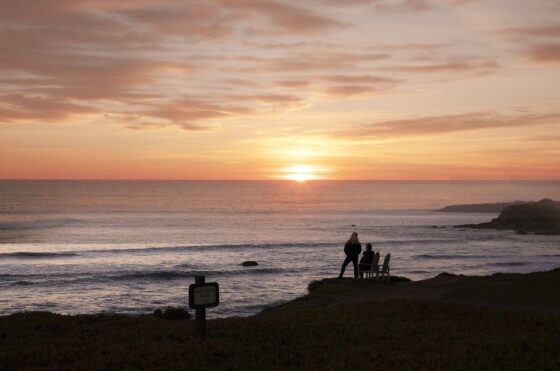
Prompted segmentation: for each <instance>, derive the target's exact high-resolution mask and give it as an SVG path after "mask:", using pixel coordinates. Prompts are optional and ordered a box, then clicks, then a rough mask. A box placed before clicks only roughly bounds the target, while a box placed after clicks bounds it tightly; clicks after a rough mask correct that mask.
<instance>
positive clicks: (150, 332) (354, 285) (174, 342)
mask: <svg viewBox="0 0 560 371" xmlns="http://www.w3.org/2000/svg"><path fill="white" fill-rule="evenodd" d="M559 280H560V270H559V269H557V270H554V271H551V272H545V273H534V274H529V275H494V276H489V277H461V276H452V275H449V276H441V277H436V278H434V279H431V280H426V281H420V282H402V283H392V284H379V283H375V282H372V281H354V280H338V281H337V280H325V281H321V282H320V283H314V284H313V285H311V287H310V288H311V293H310V295H308V296H306V297H304V298H301V299H298V300H296V301H293V302H291V303H288V304H286V305H284V306H281V307H279V308H276V309H273V310H268V311H266V312H263V313H261V314H259V315H257V316H253V317H249V318H226V319H218V320H212V321H209V324H208V333H209V336H208V337H207V338H205V339H197V338H195V337H194V336H193V321H190V320H166V319H162V318H157V317H154V316H140V317H133V316H121V315H106V316H61V315H55V314H50V313H25V314H15V315H11V316H6V317H0V369H34V368H35V369H38V368H47V369H54V368H56V369H60V368H68V369H122V368H124V369H130V368H134V369H136V368H150V369H152V368H155V369H201V370H207V369H260V370H262V369H372V368H377V367H379V368H382V369H559V368H560V351H559V349H560V316H559V315H558V314H557V313H559V312H558V310H559V308H560V305H559V301H560V299H559V298H558V295H552V293H553V292H557V288H558V287H559V286H558V283H559ZM443 288H444V289H443ZM555 289H556V291H554V290H555ZM407 290H408V291H407ZM429 292H432V293H434V292H435V293H436V294H434V295H426V293H429ZM500 292H505V293H507V294H504V295H503V297H500V296H499V295H497V293H500ZM365 293H367V294H365ZM391 293H393V294H394V293H396V294H394V295H396V297H393V296H391V295H392V294H391ZM407 293H409V294H410V295H408V294H407ZM540 293H542V295H541V294H540ZM406 295H408V297H409V299H405V298H407V296H406ZM415 295H416V296H415ZM399 296H400V297H401V298H400V299H399V298H398V297H399ZM519 300H523V302H524V303H528V304H527V305H517V304H518V301H519ZM473 304H474V305H473ZM486 304H490V306H488V305H486ZM500 306H502V307H500ZM503 306H507V307H503ZM520 308H524V309H520ZM543 308H544V309H545V312H543V311H541V309H543ZM533 309H537V310H536V311H535V310H533ZM546 312H550V313H546Z"/></svg>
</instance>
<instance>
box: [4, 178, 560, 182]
mask: <svg viewBox="0 0 560 371" xmlns="http://www.w3.org/2000/svg"><path fill="white" fill-rule="evenodd" d="M0 181H123V182H134V181H142V182H149V181H153V182H187V181H188V182H293V183H298V181H295V180H292V179H204V178H193V179H182V178H179V179H177V178H162V179H150V178H0ZM558 181H560V178H559V179H308V180H305V181H304V182H299V183H307V182H558Z"/></svg>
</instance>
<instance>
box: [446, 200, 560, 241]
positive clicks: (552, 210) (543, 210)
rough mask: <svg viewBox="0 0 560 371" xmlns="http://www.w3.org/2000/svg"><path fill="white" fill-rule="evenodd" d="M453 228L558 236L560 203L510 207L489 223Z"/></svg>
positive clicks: (551, 202)
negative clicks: (503, 230) (502, 230)
mask: <svg viewBox="0 0 560 371" xmlns="http://www.w3.org/2000/svg"><path fill="white" fill-rule="evenodd" d="M455 227H456V228H476V229H505V230H514V231H516V232H517V233H519V234H527V233H533V234H545V235H560V202H556V201H553V200H551V199H548V198H545V199H542V200H540V201H538V202H527V203H523V204H518V205H511V206H508V207H506V208H505V209H504V210H503V211H502V212H501V213H500V215H499V216H498V217H497V218H494V219H492V221H490V222H486V223H480V224H463V225H457V226H455Z"/></svg>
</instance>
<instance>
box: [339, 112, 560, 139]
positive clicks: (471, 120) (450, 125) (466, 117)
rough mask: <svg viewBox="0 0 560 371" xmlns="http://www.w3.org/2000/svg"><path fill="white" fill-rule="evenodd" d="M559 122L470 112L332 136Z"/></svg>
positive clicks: (558, 116) (554, 117)
mask: <svg viewBox="0 0 560 371" xmlns="http://www.w3.org/2000/svg"><path fill="white" fill-rule="evenodd" d="M559 122H560V113H550V114H523V115H503V114H499V113H496V112H474V113H466V114H459V115H445V116H428V117H418V118H411V119H405V120H392V121H382V122H376V123H372V124H365V125H359V126H356V127H353V128H351V129H347V130H341V131H337V132H335V133H333V135H334V136H344V137H348V138H359V139H367V138H398V137H405V136H425V135H437V134H447V133H454V132H463V131H474V130H486V129H507V128H515V127H534V126H539V125H547V124H555V123H559Z"/></svg>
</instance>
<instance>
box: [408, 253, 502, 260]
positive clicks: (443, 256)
mask: <svg viewBox="0 0 560 371" xmlns="http://www.w3.org/2000/svg"><path fill="white" fill-rule="evenodd" d="M499 257H501V256H498V255H466V254H441V255H440V254H421V255H415V256H414V258H416V259H490V258H499Z"/></svg>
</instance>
